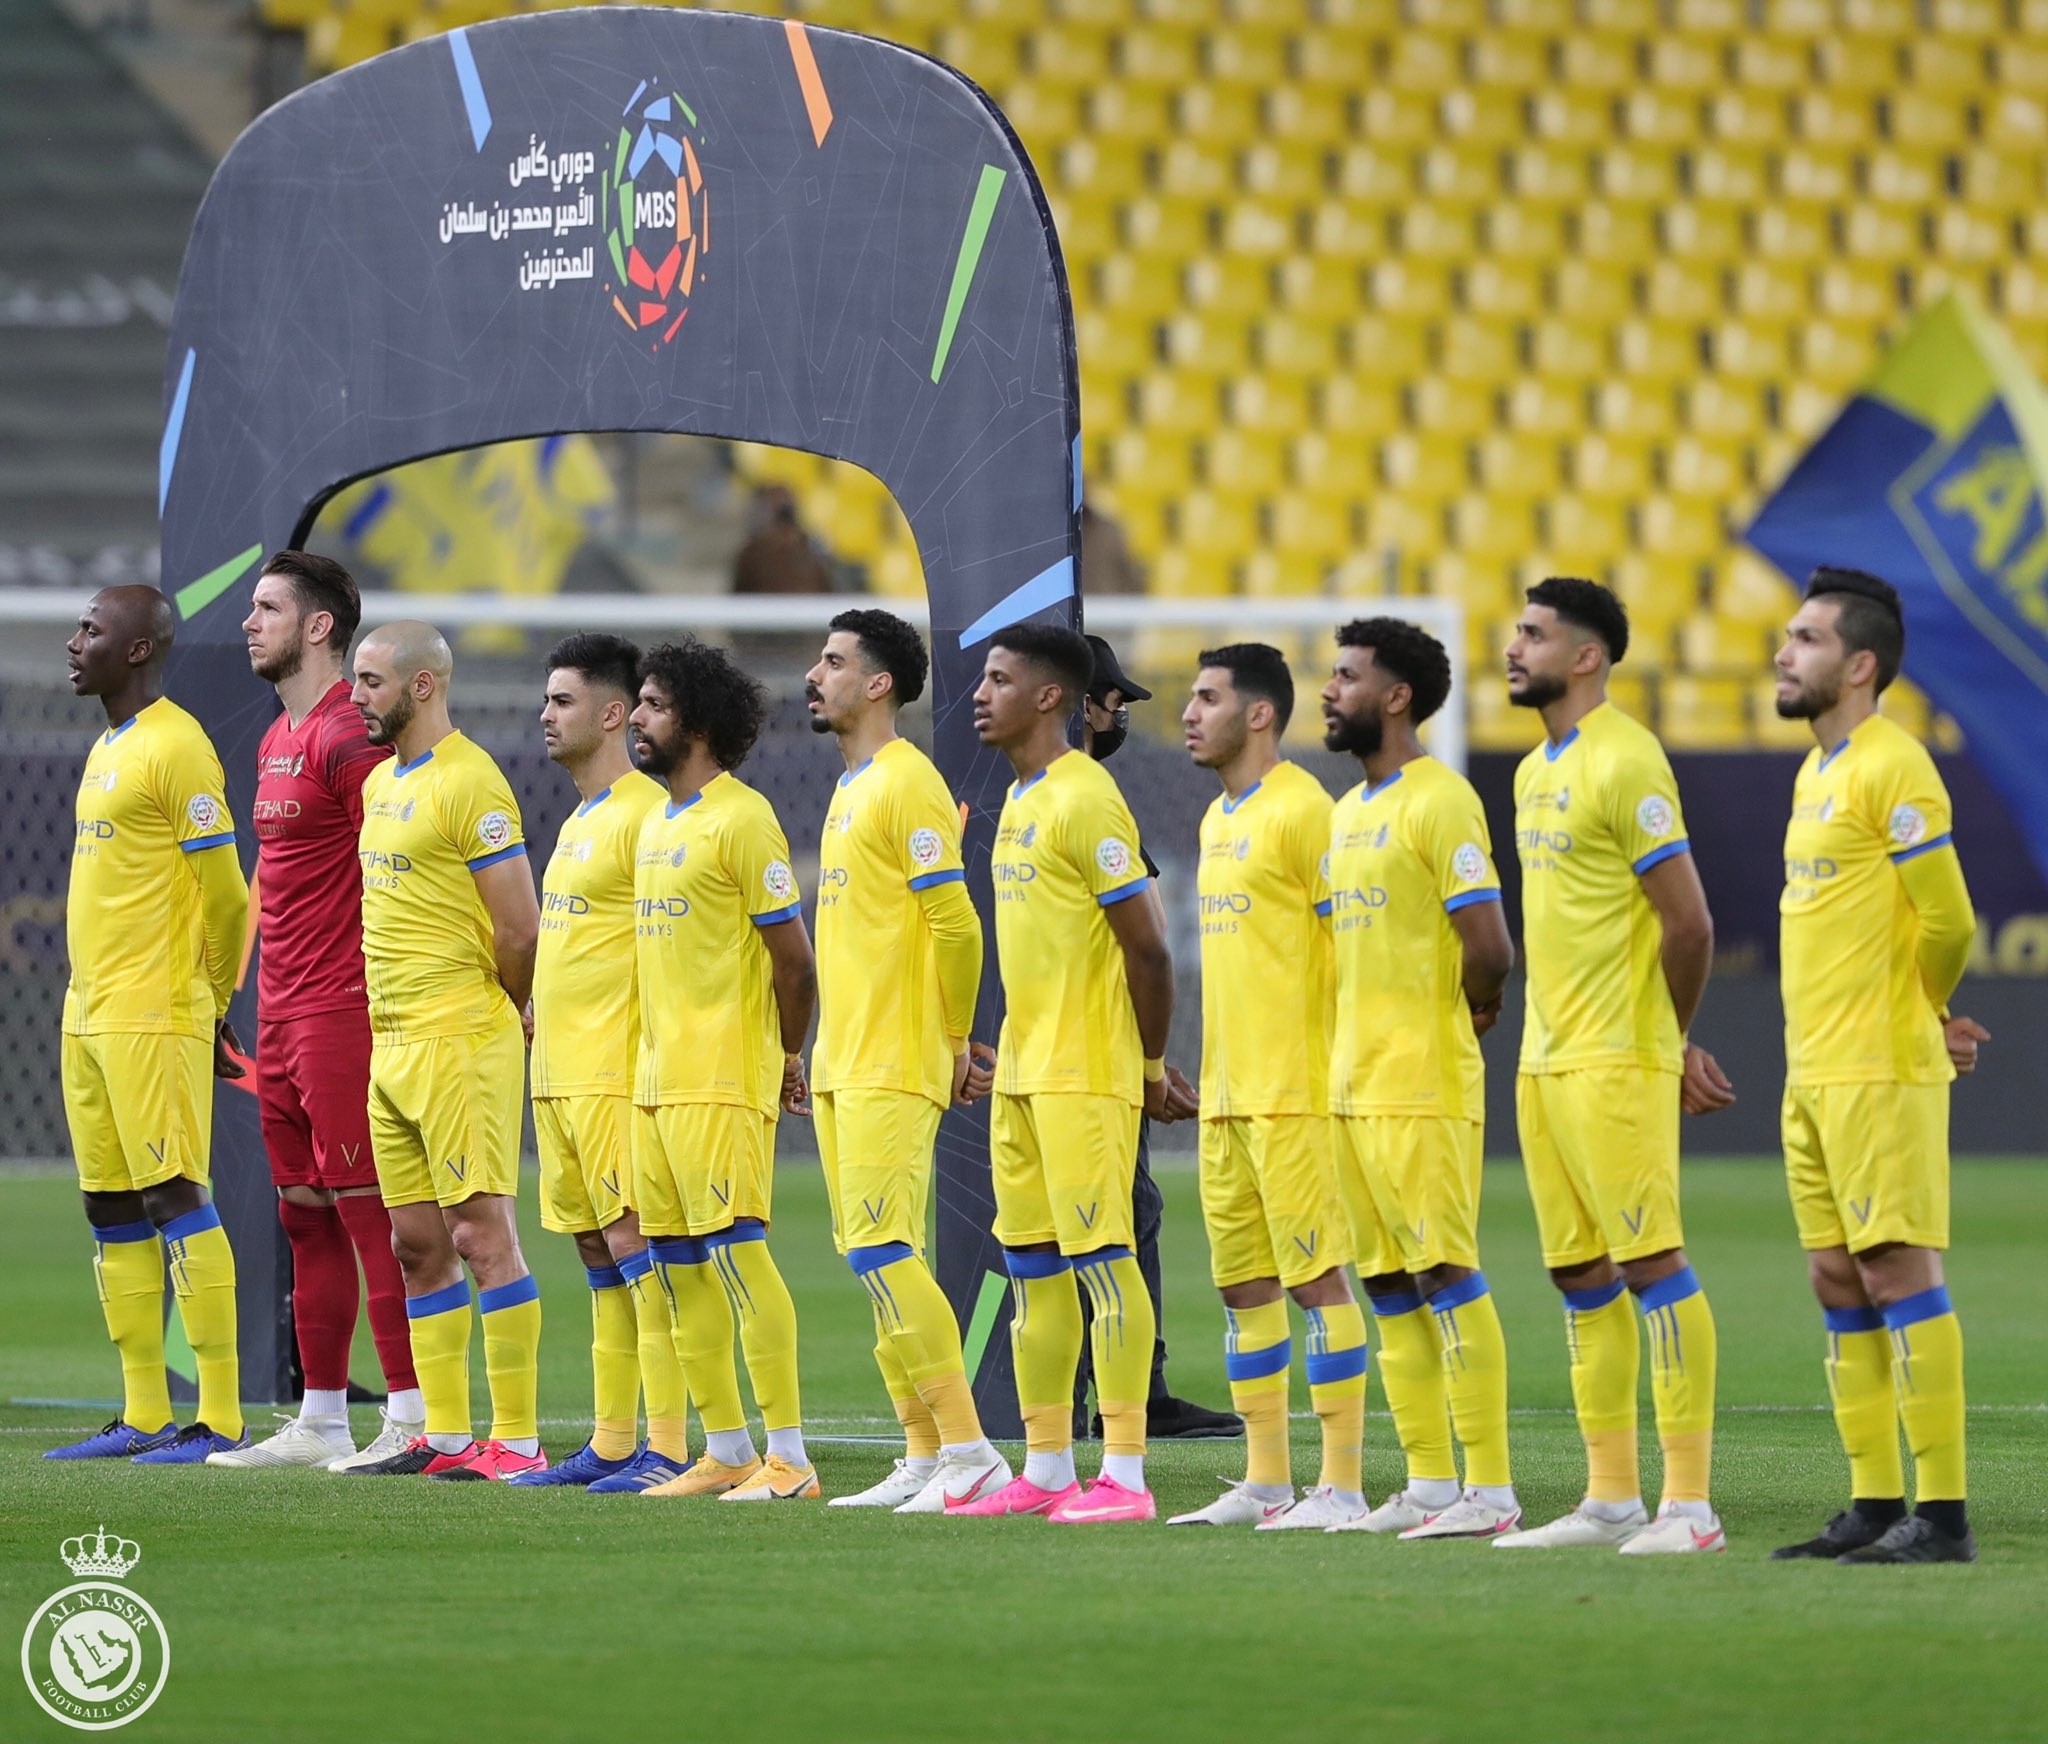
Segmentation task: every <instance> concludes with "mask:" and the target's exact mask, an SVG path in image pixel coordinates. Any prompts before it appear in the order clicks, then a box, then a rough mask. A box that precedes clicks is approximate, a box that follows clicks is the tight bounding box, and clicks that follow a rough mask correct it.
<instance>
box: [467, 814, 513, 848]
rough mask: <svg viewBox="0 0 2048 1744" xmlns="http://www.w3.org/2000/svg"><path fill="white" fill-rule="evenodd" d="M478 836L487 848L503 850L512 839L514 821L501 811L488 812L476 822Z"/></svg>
mask: <svg viewBox="0 0 2048 1744" xmlns="http://www.w3.org/2000/svg"><path fill="white" fill-rule="evenodd" d="M476 836H477V840H478V841H480V842H482V843H483V845H484V846H485V847H487V848H502V847H503V846H504V845H505V844H506V843H507V842H509V841H510V840H511V839H512V820H511V819H510V818H508V817H507V816H506V815H505V814H504V813H503V812H501V811H487V812H485V813H484V815H483V816H482V817H480V818H478V819H477V820H476Z"/></svg>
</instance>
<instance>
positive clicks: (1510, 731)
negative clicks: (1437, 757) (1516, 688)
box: [1465, 620, 1543, 752]
mask: <svg viewBox="0 0 2048 1744" xmlns="http://www.w3.org/2000/svg"><path fill="white" fill-rule="evenodd" d="M1466 627H1467V632H1468V635H1467V647H1468V648H1469V649H1471V650H1473V651H1472V652H1469V653H1468V654H1467V655H1466V659H1467V660H1468V661H1469V662H1470V663H1471V669H1472V670H1475V671H1481V672H1488V673H1489V676H1490V675H1491V674H1490V667H1491V666H1498V665H1499V654H1500V650H1501V649H1502V648H1504V647H1506V646H1507V642H1506V638H1505V637H1504V636H1502V635H1499V634H1497V633H1496V632H1495V631H1494V630H1493V628H1492V627H1491V626H1488V625H1482V624H1479V623H1477V622H1475V621H1472V620H1468V621H1467V626H1466ZM1465 710H1466V715H1465V735H1466V739H1467V741H1468V742H1469V743H1470V744H1471V746H1472V748H1473V749H1474V750H1475V751H1517V752H1520V751H1527V750H1529V749H1530V748H1531V747H1532V746H1534V744H1535V743H1536V741H1537V740H1538V739H1539V738H1541V737H1542V736H1543V735H1542V726H1541V723H1540V722H1538V721H1536V720H1535V719H1534V718H1533V717H1532V714H1531V711H1530V710H1528V709H1525V708H1516V707H1515V706H1514V704H1512V703H1511V702H1509V701H1508V691H1507V686H1506V685H1504V684H1501V683H1499V682H1498V681H1495V682H1491V683H1488V682H1484V681H1482V682H1480V683H1478V684H1475V685H1472V686H1470V687H1469V688H1468V689H1467V691H1466V693H1465Z"/></svg>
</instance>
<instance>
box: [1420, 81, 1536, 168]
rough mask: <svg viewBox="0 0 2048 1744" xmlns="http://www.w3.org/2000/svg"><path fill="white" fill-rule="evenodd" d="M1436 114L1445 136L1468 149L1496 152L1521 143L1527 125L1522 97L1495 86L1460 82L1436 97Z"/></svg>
mask: <svg viewBox="0 0 2048 1744" xmlns="http://www.w3.org/2000/svg"><path fill="white" fill-rule="evenodd" d="M1437 114H1438V115H1439V116H1440V117H1441V118H1442V122H1443V130H1444V133H1445V134H1446V136H1448V137H1449V138H1451V139H1454V140H1456V141H1457V142H1458V144H1459V145H1460V146H1461V147H1462V148H1464V149H1465V150H1467V151H1477V150H1482V149H1487V148H1490V149H1491V150H1492V152H1494V153H1495V154H1498V153H1499V152H1501V151H1504V150H1506V149H1507V148H1508V147H1509V146H1514V145H1520V144H1521V143H1522V140H1523V138H1524V136H1525V135H1526V133H1527V131H1528V128H1527V123H1526V122H1525V121H1524V120H1523V118H1522V99H1521V98H1520V97H1519V96H1518V95H1517V94H1516V93H1514V92H1513V91H1505V90H1502V89H1500V88H1499V87H1498V86H1490V85H1460V86H1459V87H1458V88H1457V89H1456V90H1455V91H1446V92H1444V93H1443V95H1442V96H1441V97H1439V98H1438V99H1437Z"/></svg>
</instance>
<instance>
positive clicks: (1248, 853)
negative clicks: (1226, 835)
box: [1231, 836, 1252, 860]
mask: <svg viewBox="0 0 2048 1744" xmlns="http://www.w3.org/2000/svg"><path fill="white" fill-rule="evenodd" d="M1231 852H1232V853H1233V854H1235V855H1236V856H1237V858H1238V859H1240V860H1249V859H1250V858H1251V857H1252V839H1251V837H1250V836H1239V837H1238V838H1237V841H1236V844H1235V845H1234V846H1233V847H1232V849H1231Z"/></svg>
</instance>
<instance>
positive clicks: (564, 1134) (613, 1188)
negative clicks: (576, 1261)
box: [533, 1096, 633, 1235]
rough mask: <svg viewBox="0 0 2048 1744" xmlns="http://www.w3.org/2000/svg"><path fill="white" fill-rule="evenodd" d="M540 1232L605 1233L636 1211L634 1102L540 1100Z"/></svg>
mask: <svg viewBox="0 0 2048 1744" xmlns="http://www.w3.org/2000/svg"><path fill="white" fill-rule="evenodd" d="M533 1137H534V1143H535V1144H536V1146H537V1147H538V1148H539V1150H540V1226H541V1228H543V1229H552V1230H554V1231H556V1232H557V1233H559V1234H563V1235H577V1234H581V1233H583V1232H585V1231H588V1230H593V1229H606V1228H609V1227H610V1226H611V1225H612V1224H614V1223H616V1222H618V1220H619V1218H620V1216H621V1215H622V1214H623V1213H624V1212H627V1211H629V1210H631V1209H632V1206H633V1102H632V1099H631V1098H630V1097H626V1096H536V1097H535V1098H534V1099H533Z"/></svg>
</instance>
